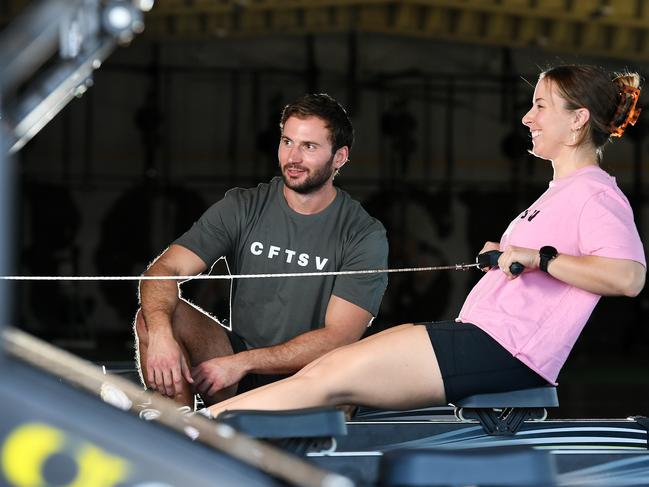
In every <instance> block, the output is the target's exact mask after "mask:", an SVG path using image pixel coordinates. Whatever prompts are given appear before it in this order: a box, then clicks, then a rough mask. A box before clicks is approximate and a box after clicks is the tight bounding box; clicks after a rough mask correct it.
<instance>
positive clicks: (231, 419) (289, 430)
mask: <svg viewBox="0 0 649 487" xmlns="http://www.w3.org/2000/svg"><path fill="white" fill-rule="evenodd" d="M216 420H217V421H219V422H221V423H226V424H228V425H230V426H232V427H233V428H234V429H236V430H237V431H240V432H242V433H245V434H247V435H248V436H252V437H254V438H320V437H326V436H344V435H346V434H347V425H346V424H345V414H344V413H343V412H342V411H340V410H338V409H335V408H329V407H326V408H305V409H290V410H285V411H259V410H252V409H251V410H243V409H242V410H233V411H224V412H222V413H221V414H219V415H218V416H217V417H216Z"/></svg>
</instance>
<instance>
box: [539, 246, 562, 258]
mask: <svg viewBox="0 0 649 487" xmlns="http://www.w3.org/2000/svg"><path fill="white" fill-rule="evenodd" d="M539 254H541V255H542V256H543V257H546V258H548V259H553V258H555V257H556V256H557V254H558V252H557V249H555V248H554V247H552V246H550V245H546V246H544V247H541V249H540V250H539Z"/></svg>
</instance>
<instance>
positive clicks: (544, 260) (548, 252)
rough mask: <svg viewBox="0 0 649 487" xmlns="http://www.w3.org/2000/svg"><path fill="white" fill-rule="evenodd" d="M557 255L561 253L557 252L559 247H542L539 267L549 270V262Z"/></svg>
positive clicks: (545, 270)
mask: <svg viewBox="0 0 649 487" xmlns="http://www.w3.org/2000/svg"><path fill="white" fill-rule="evenodd" d="M557 255H559V252H557V249H555V248H554V247H551V246H550V245H545V246H544V247H541V250H539V257H540V260H539V269H541V270H542V271H543V272H548V264H549V263H550V261H551V260H552V259H554V258H555V257H556V256H557Z"/></svg>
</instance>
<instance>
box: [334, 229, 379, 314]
mask: <svg viewBox="0 0 649 487" xmlns="http://www.w3.org/2000/svg"><path fill="white" fill-rule="evenodd" d="M377 227H380V228H377ZM387 268H388V239H387V237H386V234H385V229H384V228H383V226H382V225H380V224H377V225H376V226H373V228H372V230H371V231H369V232H368V233H365V234H364V235H363V236H362V237H360V238H358V239H357V242H355V243H353V244H352V245H351V246H350V248H349V249H348V250H347V251H346V252H345V258H344V262H343V266H342V268H341V269H340V270H341V271H351V270H379V269H387ZM387 285H388V274H387V273H386V272H377V273H371V274H356V275H350V276H338V277H337V278H336V282H335V284H334V290H333V294H334V295H336V296H338V297H339V298H342V299H345V300H347V301H349V302H351V303H354V304H355V305H357V306H360V307H361V308H363V309H365V310H366V311H369V312H370V313H371V314H372V316H376V315H377V314H378V312H379V307H380V305H381V300H382V299H383V293H385V289H386V287H387Z"/></svg>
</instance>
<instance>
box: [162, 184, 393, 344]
mask: <svg viewBox="0 0 649 487" xmlns="http://www.w3.org/2000/svg"><path fill="white" fill-rule="evenodd" d="M283 185H284V183H283V181H282V179H281V178H279V177H276V178H273V179H272V180H271V181H270V183H267V184H266V183H264V184H260V185H258V186H257V187H256V188H252V189H240V188H235V189H231V190H230V191H228V192H227V193H226V195H225V197H224V198H223V199H222V200H221V201H219V202H217V203H215V204H214V205H212V206H211V207H210V208H209V209H208V210H207V211H206V212H205V213H204V214H203V215H202V216H201V217H200V219H199V220H198V221H197V222H196V223H194V225H193V226H192V227H191V228H190V229H189V230H188V231H187V232H186V233H185V234H184V235H182V236H181V237H180V238H178V239H177V240H176V241H175V242H174V243H175V244H177V245H182V246H183V247H185V248H187V249H189V250H191V251H192V252H194V253H195V254H196V255H198V256H199V257H200V258H201V259H202V260H203V261H204V262H205V263H206V264H207V266H208V267H211V266H212V265H213V264H214V262H216V261H217V260H218V259H220V258H225V259H226V260H227V264H228V268H229V269H230V272H232V273H233V274H280V273H302V272H328V271H346V270H374V269H387V259H388V242H387V237H386V234H385V228H384V227H383V225H382V224H381V223H380V222H379V221H378V220H376V219H375V218H372V217H371V216H370V215H368V214H367V212H366V211H365V210H364V209H363V208H362V206H361V205H360V203H358V202H357V201H355V200H353V199H352V198H351V197H350V196H349V195H348V194H347V193H346V192H344V191H342V190H341V189H337V195H336V198H335V199H334V201H333V202H332V203H331V204H330V205H329V206H328V207H327V208H325V209H324V210H322V211H321V212H319V213H317V214H314V215H302V214H300V213H296V212H295V211H293V210H292V209H291V208H290V207H289V206H288V204H287V203H286V199H285V198H284V195H283ZM387 281H388V279H387V273H371V274H360V275H350V276H317V277H277V278H276V277H271V278H252V279H234V280H233V285H232V296H231V303H232V308H231V316H230V323H231V325H232V331H233V332H234V333H236V334H237V335H238V336H240V337H241V338H242V339H243V340H244V341H245V342H246V344H247V345H248V346H249V347H251V348H257V347H266V346H272V345H276V344H279V343H283V342H286V341H288V340H290V339H292V338H294V337H295V336H297V335H300V334H302V333H305V332H307V331H310V330H314V329H317V328H322V327H323V326H324V321H325V313H326V311H327V304H328V303H329V298H330V297H331V295H332V294H335V295H336V296H338V297H340V298H343V299H345V300H347V301H350V302H352V303H354V304H356V305H357V306H360V307H361V308H363V309H365V310H367V311H369V312H370V313H371V314H372V315H373V316H376V315H377V313H378V311H379V306H380V303H381V299H382V297H383V293H384V292H385V289H386V287H387Z"/></svg>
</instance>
